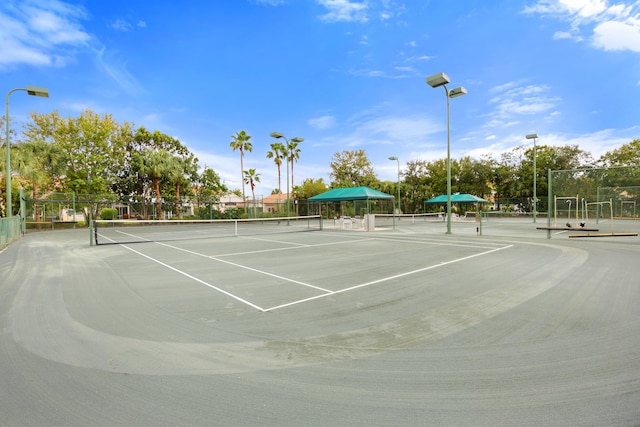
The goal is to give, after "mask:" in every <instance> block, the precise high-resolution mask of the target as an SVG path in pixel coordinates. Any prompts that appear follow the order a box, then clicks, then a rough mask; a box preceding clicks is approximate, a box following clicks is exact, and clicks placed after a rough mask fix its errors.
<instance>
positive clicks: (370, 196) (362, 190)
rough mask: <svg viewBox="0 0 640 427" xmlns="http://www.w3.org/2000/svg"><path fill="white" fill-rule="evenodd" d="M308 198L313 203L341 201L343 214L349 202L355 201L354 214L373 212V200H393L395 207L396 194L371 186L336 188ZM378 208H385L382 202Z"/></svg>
mask: <svg viewBox="0 0 640 427" xmlns="http://www.w3.org/2000/svg"><path fill="white" fill-rule="evenodd" d="M307 200H308V201H309V202H311V203H327V204H328V203H340V208H341V211H342V212H340V214H341V215H345V214H346V213H345V212H344V210H345V209H347V208H348V207H347V202H353V214H354V215H358V214H366V213H373V212H372V209H371V207H372V206H371V202H372V201H387V202H388V201H391V202H392V205H391V207H392V209H395V197H394V196H392V195H390V194H387V193H383V192H381V191H378V190H374V189H372V188H369V187H351V188H334V189H333V190H329V191H327V192H324V193H322V194H318V195H316V196H313V197H309V199H307ZM358 202H360V203H358ZM378 208H379V209H381V210H384V206H383V205H381V204H379V205H378ZM359 210H360V212H359ZM392 212H393V210H392ZM349 213H350V212H349ZM384 213H386V212H384Z"/></svg>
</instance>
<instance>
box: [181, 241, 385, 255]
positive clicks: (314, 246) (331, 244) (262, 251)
mask: <svg viewBox="0 0 640 427" xmlns="http://www.w3.org/2000/svg"><path fill="white" fill-rule="evenodd" d="M240 238H241V239H246V238H247V237H240ZM251 240H261V241H265V242H274V243H290V244H293V243H291V242H281V241H278V240H268V239H258V238H251ZM367 240H376V239H375V238H373V237H370V238H367V239H360V240H357V242H364V241H367ZM349 243H354V242H353V241H351V240H345V241H344V242H330V243H317V244H315V245H309V244H298V243H296V244H297V245H299V246H293V247H290V248H272V249H260V250H256V251H244V252H231V253H226V254H218V255H216V256H217V257H223V256H237V255H248V254H258V253H264V252H277V251H290V250H295V249H300V248H301V247H303V248H317V247H320V246H334V245H345V244H349ZM178 249H179V248H178Z"/></svg>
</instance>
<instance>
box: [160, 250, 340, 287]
mask: <svg viewBox="0 0 640 427" xmlns="http://www.w3.org/2000/svg"><path fill="white" fill-rule="evenodd" d="M154 243H156V244H157V245H161V246H166V247H168V248H172V249H176V250H179V251H182V252H186V253H189V254H192V255H197V256H199V257H203V258H207V259H211V260H214V261H218V262H221V263H223V264H229V265H233V266H234V267H238V268H242V269H244V270H249V271H253V272H254V273H259V274H264V275H265V276H270V277H275V278H276V279H280V280H284V281H285V282H291V283H295V284H297V285H302V286H306V287H308V288H313V289H317V290H319V291H322V292H331V291H330V290H328V289H324V288H320V287H318V286H314V285H310V284H308V283H304V282H300V281H299V280H294V279H289V278H287V277H283V276H279V275H277V274H273V273H269V272H267V271H263V270H258V269H257V268H253V267H247V266H246V265H242V264H238V263H235V262H231V261H226V260H224V259H220V258H217V257H214V256H211V255H205V254H201V253H199V252H194V251H190V250H188V249H183V248H179V247H177V246H172V245H168V244H166V243H162V242H154Z"/></svg>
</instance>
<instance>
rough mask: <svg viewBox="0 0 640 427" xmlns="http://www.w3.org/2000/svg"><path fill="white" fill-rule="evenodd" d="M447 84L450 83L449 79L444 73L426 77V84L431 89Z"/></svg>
mask: <svg viewBox="0 0 640 427" xmlns="http://www.w3.org/2000/svg"><path fill="white" fill-rule="evenodd" d="M449 83H451V79H450V78H449V76H447V75H446V74H445V73H438V74H434V75H433V76H429V77H427V84H428V85H429V86H431V87H440V86H443V85H447V84H449Z"/></svg>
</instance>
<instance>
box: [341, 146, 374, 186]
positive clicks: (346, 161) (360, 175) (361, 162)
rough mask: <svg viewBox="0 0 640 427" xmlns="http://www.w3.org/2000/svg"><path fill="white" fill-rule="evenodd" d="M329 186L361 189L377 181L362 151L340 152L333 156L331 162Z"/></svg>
mask: <svg viewBox="0 0 640 427" xmlns="http://www.w3.org/2000/svg"><path fill="white" fill-rule="evenodd" d="M330 166H331V175H330V176H331V179H332V182H331V186H332V187H333V188H340V187H361V186H368V185H371V184H373V183H375V182H377V181H378V178H377V177H376V175H375V173H374V171H373V166H372V165H371V162H370V161H369V159H368V158H367V155H366V153H365V151H364V150H362V149H360V150H354V151H346V150H345V151H342V152H341V153H340V152H337V151H336V152H335V153H334V154H333V160H332V161H331V165H330Z"/></svg>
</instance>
